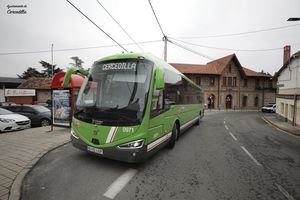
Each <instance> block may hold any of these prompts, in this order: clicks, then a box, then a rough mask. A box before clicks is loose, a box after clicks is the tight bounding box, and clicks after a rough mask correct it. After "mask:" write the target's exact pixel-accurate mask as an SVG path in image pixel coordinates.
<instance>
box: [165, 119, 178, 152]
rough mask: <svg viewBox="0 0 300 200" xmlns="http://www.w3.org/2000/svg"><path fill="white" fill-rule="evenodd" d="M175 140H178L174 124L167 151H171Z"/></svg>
mask: <svg viewBox="0 0 300 200" xmlns="http://www.w3.org/2000/svg"><path fill="white" fill-rule="evenodd" d="M177 138H178V129H177V126H176V124H174V125H173V129H172V135H171V139H170V141H169V144H168V146H167V147H168V149H173V148H174V146H175V142H176V140H177Z"/></svg>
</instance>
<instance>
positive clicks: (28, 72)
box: [17, 67, 44, 79]
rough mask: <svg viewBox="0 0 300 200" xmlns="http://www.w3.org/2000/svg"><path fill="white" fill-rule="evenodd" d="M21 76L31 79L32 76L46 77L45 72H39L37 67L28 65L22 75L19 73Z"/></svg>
mask: <svg viewBox="0 0 300 200" xmlns="http://www.w3.org/2000/svg"><path fill="white" fill-rule="evenodd" d="M17 76H18V77H19V78H22V79H29V78H31V77H44V75H43V73H41V72H39V71H38V70H37V69H36V68H33V67H28V68H27V70H26V71H24V72H23V73H22V74H21V75H19V74H17Z"/></svg>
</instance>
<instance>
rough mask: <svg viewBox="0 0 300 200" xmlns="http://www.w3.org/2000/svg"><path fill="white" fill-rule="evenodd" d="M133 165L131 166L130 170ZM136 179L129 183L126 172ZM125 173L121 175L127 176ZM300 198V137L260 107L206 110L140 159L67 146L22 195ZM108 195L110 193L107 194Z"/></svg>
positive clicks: (42, 165) (38, 169) (31, 199)
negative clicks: (170, 144) (171, 144)
mask: <svg viewBox="0 0 300 200" xmlns="http://www.w3.org/2000/svg"><path fill="white" fill-rule="evenodd" d="M129 169H130V170H129ZM128 170H129V171H131V172H133V173H131V175H132V177H133V178H132V179H131V180H130V181H129V183H126V182H125V183H124V181H123V183H124V184H123V186H124V188H122V187H121V186H120V185H122V183H120V182H122V181H121V180H119V179H120V176H121V177H122V178H124V176H128ZM122 178H121V179H122ZM115 182H117V184H119V185H118V186H120V187H119V188H122V190H120V191H117V192H116V191H114V192H115V195H116V196H115V197H114V199H118V200H131V199H147V200H148V199H149V200H150V199H151V200H152V199H163V200H164V199H178V200H182V199H189V200H190V199H197V200H198V199H203V200H210V199H212V200H214V199H218V200H219V199H243V200H246V199H255V200H257V199H263V200H267V199H272V200H274V199H289V200H293V199H300V138H297V137H295V136H291V135H288V134H286V133H283V132H281V131H279V130H277V129H275V128H274V127H272V126H271V125H269V124H267V123H266V122H264V121H263V120H262V119H261V116H260V114H259V113H257V112H242V113H239V112H228V113H217V114H210V115H207V116H205V117H204V118H203V119H202V122H201V124H200V126H197V127H192V128H191V129H189V130H188V131H187V132H186V133H185V134H184V135H183V136H181V137H180V139H179V141H178V142H177V143H176V146H175V148H174V149H173V150H168V149H165V150H162V151H160V152H159V153H158V154H156V155H155V156H154V157H152V158H151V159H150V160H148V161H147V162H146V163H143V164H139V165H133V164H126V163H121V162H117V161H112V160H108V159H102V158H99V157H96V156H92V155H88V154H87V153H84V152H81V151H79V150H77V149H75V148H73V147H72V145H71V144H67V145H64V146H62V147H60V148H58V149H56V150H54V151H52V152H50V153H48V154H47V155H46V156H44V157H43V158H42V159H41V160H40V161H39V162H38V164H37V165H36V166H35V167H34V168H33V169H32V171H31V172H30V173H29V174H28V175H27V176H26V178H25V180H24V182H23V189H22V199H24V200H25V199H26V200H27V199H28V200H35V199H36V200H42V199H55V200H60V199H64V200H65V199H72V200H76V199H80V200H82V199H95V200H96V199H97V200H99V199H109V198H107V197H106V196H107V195H105V194H106V193H107V191H108V190H112V188H113V187H114V186H111V185H112V183H115ZM104 195H105V196H104Z"/></svg>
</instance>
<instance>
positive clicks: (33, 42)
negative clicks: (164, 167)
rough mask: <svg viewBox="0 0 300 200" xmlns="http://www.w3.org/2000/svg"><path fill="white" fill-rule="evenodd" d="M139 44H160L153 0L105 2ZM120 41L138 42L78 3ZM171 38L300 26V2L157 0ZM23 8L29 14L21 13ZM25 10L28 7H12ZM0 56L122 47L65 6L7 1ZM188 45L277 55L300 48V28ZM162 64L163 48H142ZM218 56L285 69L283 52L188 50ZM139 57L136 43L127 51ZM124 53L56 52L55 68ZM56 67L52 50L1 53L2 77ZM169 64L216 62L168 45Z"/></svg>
mask: <svg viewBox="0 0 300 200" xmlns="http://www.w3.org/2000/svg"><path fill="white" fill-rule="evenodd" d="M99 1H100V2H101V3H102V4H103V5H104V6H105V7H106V9H107V10H109V11H110V12H111V14H112V15H113V16H114V17H115V18H116V19H117V20H118V21H119V22H120V24H121V25H122V26H123V27H124V28H125V29H126V31H127V32H128V33H129V34H130V35H131V36H132V37H133V38H134V39H135V40H136V41H138V42H141V41H152V40H160V39H161V38H162V34H161V32H160V30H159V28H158V25H157V23H156V21H155V18H154V16H153V13H152V11H151V8H150V6H149V4H148V0H126V1H124V0H99ZM71 2H72V3H74V4H75V5H76V6H77V7H79V8H80V9H81V10H82V11H83V12H84V13H86V14H87V15H88V16H89V17H90V18H91V19H92V20H94V21H95V22H96V23H97V24H98V25H99V26H100V27H101V28H102V29H104V30H105V31H106V32H107V33H109V34H110V35H111V36H112V37H113V38H114V39H116V40H117V41H118V42H119V43H131V42H132V41H131V40H130V39H129V38H128V37H127V36H126V35H125V34H124V33H123V32H122V30H121V29H120V28H119V27H118V26H117V25H116V24H115V23H114V21H112V20H111V18H110V17H109V16H108V15H107V14H106V13H105V11H104V10H103V9H102V8H101V7H100V6H99V4H98V3H97V1H96V0H85V1H82V0H71ZM151 2H152V5H153V7H154V9H155V11H156V13H157V16H158V18H159V20H160V22H161V25H162V28H163V30H164V32H165V33H166V35H167V36H170V37H174V38H181V39H182V40H183V38H184V37H198V36H211V35H220V34H230V33H239V32H245V31H252V30H260V29H266V28H273V27H281V26H288V25H293V24H300V21H299V22H287V21H286V20H287V19H288V18H289V17H300V12H299V8H300V1H299V0H263V1H262V0H222V1H221V0H218V1H217V0H152V1H151ZM8 5H26V6H27V7H26V8H23V9H25V10H26V14H8V13H7V12H8V7H7V6H8ZM21 9H22V8H21ZM11 10H20V8H11ZM0 27H1V31H0V53H7V52H23V51H40V50H50V49H51V44H52V43H53V44H54V50H55V49H68V48H80V47H92V46H102V45H110V44H114V43H113V42H112V41H111V40H110V39H109V38H108V37H107V36H105V35H104V34H103V33H102V32H100V31H99V30H98V29H97V28H96V27H95V26H94V25H92V24H91V23H90V22H89V21H87V19H85V18H84V17H83V16H82V15H80V14H79V13H78V11H76V10H75V9H74V8H73V7H71V6H70V5H69V4H68V3H67V2H66V1H64V0H42V1H41V0H30V1H29V0H1V1H0ZM184 40H185V41H187V42H190V43H195V44H199V45H206V46H212V47H221V48H230V49H273V48H283V46H284V45H287V44H290V45H291V49H292V53H295V52H296V51H299V50H300V26H294V27H290V28H286V29H281V30H274V31H269V32H260V33H255V34H247V35H240V36H231V37H217V38H197V39H186V38H185V39H184ZM141 46H142V48H143V49H144V50H145V51H146V52H150V53H152V54H154V55H156V56H158V57H160V58H162V55H163V42H156V43H148V44H141ZM188 47H189V48H191V49H194V50H196V51H198V52H200V53H203V54H205V55H208V56H210V57H212V58H220V57H223V56H226V55H229V54H232V53H235V54H236V55H237V57H238V59H239V61H240V63H241V64H242V65H243V66H244V67H247V68H250V69H252V70H256V71H261V70H264V71H266V72H269V73H271V74H273V73H274V72H275V71H276V70H278V69H279V68H280V67H281V66H282V54H283V50H282V49H279V50H274V51H264V52H242V51H224V50H215V49H209V48H202V47H198V46H191V45H189V46H188ZM126 48H127V49H129V50H130V51H133V52H139V49H138V48H137V47H136V46H135V45H130V46H126ZM121 52H122V49H121V48H119V47H109V48H95V49H88V50H76V51H75V50H73V51H66V52H54V64H57V65H58V66H59V67H60V68H66V67H68V66H69V63H70V62H71V59H70V57H72V56H78V57H79V58H81V59H82V60H83V61H84V64H83V65H84V67H90V66H91V64H92V63H93V62H94V61H95V60H98V59H100V58H102V57H104V56H107V55H111V54H115V53H121ZM40 60H44V61H47V62H51V54H50V52H46V53H38V54H23V55H0V67H1V72H0V76H1V77H3V76H4V77H15V76H16V74H21V73H22V72H23V71H25V70H26V69H27V68H28V67H36V68H38V69H41V67H40V64H39V61H40ZM168 62H177V63H195V64H205V63H207V62H209V60H208V59H206V58H203V57H201V56H199V55H195V54H193V53H191V52H188V51H186V50H184V49H180V48H178V47H176V46H174V45H173V44H168Z"/></svg>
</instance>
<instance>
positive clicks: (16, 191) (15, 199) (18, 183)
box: [8, 139, 70, 200]
mask: <svg viewBox="0 0 300 200" xmlns="http://www.w3.org/2000/svg"><path fill="white" fill-rule="evenodd" d="M69 142H70V139H68V140H67V141H64V142H61V143H59V144H57V145H55V146H52V147H50V148H49V149H47V150H44V151H42V152H41V153H39V154H38V155H37V156H36V157H35V158H33V159H32V160H31V162H30V163H28V164H27V165H26V166H25V167H24V168H23V169H22V170H21V172H20V173H19V174H18V175H17V177H16V178H15V179H14V181H13V184H12V186H11V188H10V192H9V198H8V200H20V199H21V188H22V183H23V179H24V177H25V176H26V175H27V173H28V172H29V171H30V170H31V169H32V168H33V167H34V166H35V164H37V162H38V161H39V160H40V159H41V158H42V157H43V156H44V155H45V154H46V153H48V152H50V151H52V150H54V149H56V148H59V147H61V146H63V145H65V144H67V143H69Z"/></svg>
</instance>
